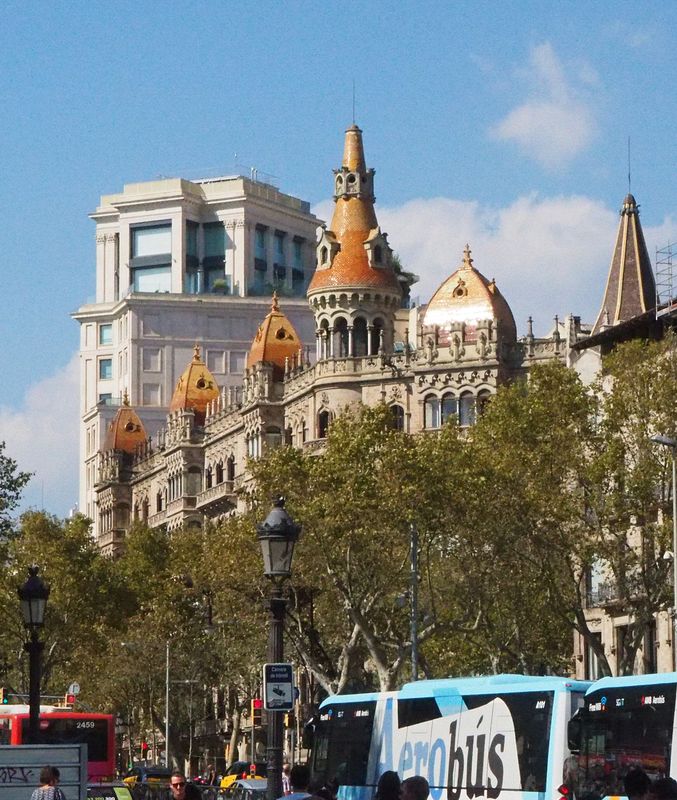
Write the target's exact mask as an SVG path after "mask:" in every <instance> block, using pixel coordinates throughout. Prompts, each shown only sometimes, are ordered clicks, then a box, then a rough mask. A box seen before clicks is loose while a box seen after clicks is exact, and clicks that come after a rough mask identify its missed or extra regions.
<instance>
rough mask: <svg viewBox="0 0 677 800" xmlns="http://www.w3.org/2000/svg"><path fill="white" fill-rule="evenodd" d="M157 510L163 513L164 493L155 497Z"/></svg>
mask: <svg viewBox="0 0 677 800" xmlns="http://www.w3.org/2000/svg"><path fill="white" fill-rule="evenodd" d="M155 510H156V511H162V492H158V493H157V494H156V495H155Z"/></svg>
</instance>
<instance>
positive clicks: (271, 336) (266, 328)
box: [247, 293, 302, 378]
mask: <svg viewBox="0 0 677 800" xmlns="http://www.w3.org/2000/svg"><path fill="white" fill-rule="evenodd" d="M301 347H302V345H301V340H300V339H299V337H298V334H297V333H296V331H295V330H294V326H293V325H292V324H291V322H290V321H289V320H288V319H287V317H286V316H285V315H284V314H283V313H282V311H280V304H279V302H278V299H277V293H274V294H273V301H272V304H271V308H270V311H269V312H268V316H267V317H266V318H265V319H264V320H263V322H262V323H261V324H260V325H259V329H258V330H257V331H256V336H255V337H254V341H253V342H252V346H251V348H250V350H249V355H248V356H247V368H248V369H251V367H253V366H254V364H258V363H260V362H263V361H265V362H268V363H271V364H274V366H275V369H274V371H273V374H274V375H275V377H276V378H281V377H282V376H283V374H284V367H285V360H286V359H287V358H288V359H290V360H291V359H292V358H293V356H294V355H296V354H297V353H298V352H299V350H300V349H301Z"/></svg>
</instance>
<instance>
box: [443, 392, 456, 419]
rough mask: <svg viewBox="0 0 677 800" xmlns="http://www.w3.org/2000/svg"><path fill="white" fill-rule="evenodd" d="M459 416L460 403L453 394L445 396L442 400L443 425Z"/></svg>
mask: <svg viewBox="0 0 677 800" xmlns="http://www.w3.org/2000/svg"><path fill="white" fill-rule="evenodd" d="M457 414H458V403H457V402H456V398H455V397H454V396H453V395H451V394H445V395H444V397H443V398H442V424H443V425H444V423H445V422H448V421H449V420H450V419H454V418H455V417H456V415H457Z"/></svg>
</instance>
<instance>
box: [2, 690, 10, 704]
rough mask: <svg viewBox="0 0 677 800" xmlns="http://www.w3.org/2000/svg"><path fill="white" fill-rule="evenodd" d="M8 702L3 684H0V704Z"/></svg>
mask: <svg viewBox="0 0 677 800" xmlns="http://www.w3.org/2000/svg"><path fill="white" fill-rule="evenodd" d="M8 703H9V696H8V694H7V690H6V689H5V687H4V686H0V705H3V706H6V705H7V704H8Z"/></svg>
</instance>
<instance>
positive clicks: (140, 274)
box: [132, 264, 172, 292]
mask: <svg viewBox="0 0 677 800" xmlns="http://www.w3.org/2000/svg"><path fill="white" fill-rule="evenodd" d="M132 286H133V289H134V291H135V292H169V291H171V288H172V268H171V266H170V265H169V264H167V266H158V267H136V268H134V269H132Z"/></svg>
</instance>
